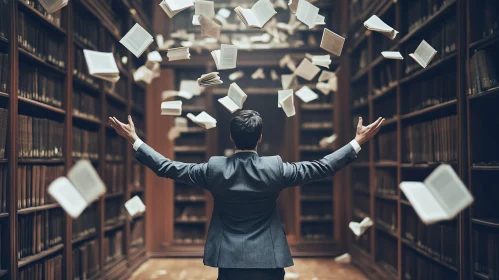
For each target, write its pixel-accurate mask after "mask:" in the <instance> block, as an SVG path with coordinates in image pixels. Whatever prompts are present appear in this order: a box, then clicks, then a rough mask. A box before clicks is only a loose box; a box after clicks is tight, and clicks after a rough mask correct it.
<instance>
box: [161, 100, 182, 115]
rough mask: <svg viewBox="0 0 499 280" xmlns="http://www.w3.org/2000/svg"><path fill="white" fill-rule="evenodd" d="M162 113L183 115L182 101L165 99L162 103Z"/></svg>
mask: <svg viewBox="0 0 499 280" xmlns="http://www.w3.org/2000/svg"><path fill="white" fill-rule="evenodd" d="M161 115H167V116H180V115H182V101H180V100H177V101H165V102H162V103H161Z"/></svg>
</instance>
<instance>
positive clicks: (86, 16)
mask: <svg viewBox="0 0 499 280" xmlns="http://www.w3.org/2000/svg"><path fill="white" fill-rule="evenodd" d="M99 30H100V29H99V21H98V20H97V19H96V18H95V17H94V16H92V15H91V14H90V13H87V12H86V11H85V9H74V10H73V35H74V36H75V37H76V38H78V40H80V41H81V42H83V43H84V44H86V45H88V46H90V47H92V48H94V49H97V47H98V46H99Z"/></svg>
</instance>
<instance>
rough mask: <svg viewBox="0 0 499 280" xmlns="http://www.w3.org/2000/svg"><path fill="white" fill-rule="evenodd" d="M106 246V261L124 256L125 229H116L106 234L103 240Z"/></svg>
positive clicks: (110, 261)
mask: <svg viewBox="0 0 499 280" xmlns="http://www.w3.org/2000/svg"><path fill="white" fill-rule="evenodd" d="M102 247H103V248H104V257H105V260H104V262H105V263H106V264H109V263H112V262H114V261H117V260H119V259H120V258H122V257H123V231H121V230H120V231H115V232H113V233H112V234H110V235H106V236H104V240H103V242H102Z"/></svg>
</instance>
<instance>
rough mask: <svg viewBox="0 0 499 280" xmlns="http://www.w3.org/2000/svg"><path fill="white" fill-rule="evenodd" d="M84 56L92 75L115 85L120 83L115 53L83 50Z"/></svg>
mask: <svg viewBox="0 0 499 280" xmlns="http://www.w3.org/2000/svg"><path fill="white" fill-rule="evenodd" d="M83 54H84V56H85V61H86V62H87V67H88V72H89V73H90V75H92V76H94V77H97V78H100V79H103V80H106V81H109V82H113V83H115V82H117V81H119V79H120V71H119V70H118V66H117V65H116V60H114V56H113V53H103V52H96V51H91V50H83Z"/></svg>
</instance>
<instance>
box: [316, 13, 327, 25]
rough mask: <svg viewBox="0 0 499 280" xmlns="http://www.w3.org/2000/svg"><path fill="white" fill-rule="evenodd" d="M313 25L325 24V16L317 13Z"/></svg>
mask: <svg viewBox="0 0 499 280" xmlns="http://www.w3.org/2000/svg"><path fill="white" fill-rule="evenodd" d="M315 25H326V17H325V16H321V15H317V17H316V18H315Z"/></svg>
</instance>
